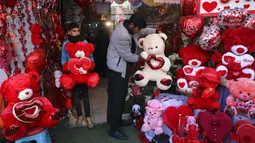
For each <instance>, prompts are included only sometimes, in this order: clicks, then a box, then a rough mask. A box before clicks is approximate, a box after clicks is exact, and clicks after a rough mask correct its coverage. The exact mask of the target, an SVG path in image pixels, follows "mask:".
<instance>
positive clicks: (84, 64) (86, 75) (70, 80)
mask: <svg viewBox="0 0 255 143" xmlns="http://www.w3.org/2000/svg"><path fill="white" fill-rule="evenodd" d="M65 50H66V51H67V52H68V54H69V56H70V58H71V59H70V60H69V61H68V62H66V63H65V64H64V65H63V71H64V72H67V73H69V75H66V74H63V75H62V76H61V77H60V83H61V85H62V86H63V87H64V88H65V89H67V90H70V89H72V88H73V86H74V85H75V84H87V85H88V86H90V87H95V86H96V85H97V84H98V82H99V76H98V74H97V73H91V70H93V69H94V68H95V63H94V62H92V61H91V60H90V59H89V58H90V54H91V53H92V52H93V51H94V46H93V45H92V44H87V43H85V42H83V41H80V42H77V43H75V44H74V43H71V42H69V43H67V45H66V46H65ZM74 83H75V84H74Z"/></svg>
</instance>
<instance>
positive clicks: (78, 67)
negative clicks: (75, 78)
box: [68, 57, 91, 75]
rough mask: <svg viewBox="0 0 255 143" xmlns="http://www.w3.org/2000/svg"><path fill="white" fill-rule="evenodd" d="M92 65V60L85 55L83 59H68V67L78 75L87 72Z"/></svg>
mask: <svg viewBox="0 0 255 143" xmlns="http://www.w3.org/2000/svg"><path fill="white" fill-rule="evenodd" d="M90 67H91V61H90V59H89V58H87V57H84V58H81V59H75V58H72V59H70V60H69V61H68V69H69V70H70V71H71V72H72V73H73V74H76V75H82V74H86V73H87V71H88V70H89V68H90Z"/></svg>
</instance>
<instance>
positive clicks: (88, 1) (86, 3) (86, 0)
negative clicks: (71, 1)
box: [75, 0, 94, 9]
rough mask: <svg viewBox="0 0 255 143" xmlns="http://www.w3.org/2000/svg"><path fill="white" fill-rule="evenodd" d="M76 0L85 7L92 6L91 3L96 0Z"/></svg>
mask: <svg viewBox="0 0 255 143" xmlns="http://www.w3.org/2000/svg"><path fill="white" fill-rule="evenodd" d="M75 2H76V3H77V4H78V5H79V6H80V7H81V9H83V8H84V7H87V8H89V7H91V5H92V4H93V3H94V0H75Z"/></svg>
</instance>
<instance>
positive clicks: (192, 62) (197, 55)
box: [176, 44, 209, 93]
mask: <svg viewBox="0 0 255 143" xmlns="http://www.w3.org/2000/svg"><path fill="white" fill-rule="evenodd" d="M178 55H179V57H180V58H182V62H183V64H184V65H185V66H184V67H183V68H181V69H179V70H178V71H177V72H176V77H177V87H178V89H179V90H180V91H182V92H185V93H192V90H193V89H195V88H196V87H197V86H199V84H198V82H197V79H196V73H197V71H198V70H200V69H203V68H205V67H204V66H203V65H205V64H206V63H207V62H208V60H209V52H206V51H204V50H203V49H201V47H200V46H199V45H195V44H192V45H189V46H187V47H183V48H181V49H180V51H179V53H178Z"/></svg>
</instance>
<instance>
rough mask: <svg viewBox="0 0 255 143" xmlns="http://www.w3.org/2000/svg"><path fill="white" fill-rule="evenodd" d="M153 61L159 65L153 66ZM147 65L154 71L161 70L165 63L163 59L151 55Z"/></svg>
mask: <svg viewBox="0 0 255 143" xmlns="http://www.w3.org/2000/svg"><path fill="white" fill-rule="evenodd" d="M151 60H154V61H157V62H158V64H157V65H153V64H152V62H151ZM147 64H148V65H149V67H150V68H151V69H153V70H158V69H160V68H162V67H163V66H164V64H165V61H164V59H163V58H162V57H156V56H155V55H149V56H148V58H147Z"/></svg>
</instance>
